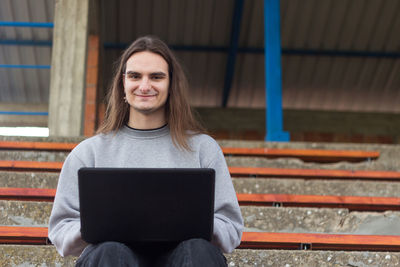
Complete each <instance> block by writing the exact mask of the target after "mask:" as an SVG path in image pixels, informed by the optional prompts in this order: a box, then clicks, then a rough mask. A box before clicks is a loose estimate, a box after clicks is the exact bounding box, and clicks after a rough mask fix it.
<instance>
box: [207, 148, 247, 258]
mask: <svg viewBox="0 0 400 267" xmlns="http://www.w3.org/2000/svg"><path fill="white" fill-rule="evenodd" d="M207 150H208V151H207V153H206V154H207V155H208V156H207V159H206V160H207V161H208V164H207V165H208V166H205V167H207V168H213V169H214V170H215V210H214V235H213V240H212V243H213V244H215V245H217V246H218V247H220V248H221V249H222V251H223V252H224V253H231V252H232V251H233V250H234V249H235V248H236V247H237V246H239V244H240V241H241V238H242V232H243V218H242V214H241V212H240V208H239V203H238V200H237V196H236V192H235V189H234V187H233V184H232V179H231V176H230V174H229V170H228V166H227V165H226V161H225V158H224V155H223V153H222V150H221V148H220V147H219V145H218V144H217V142H215V141H214V140H213V143H212V146H211V147H209V149H207Z"/></svg>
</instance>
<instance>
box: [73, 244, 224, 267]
mask: <svg viewBox="0 0 400 267" xmlns="http://www.w3.org/2000/svg"><path fill="white" fill-rule="evenodd" d="M76 266H96V267H97V266H99V267H100V266H111V267H114V266H115V267H118V266H127V267H128V266H129V267H130V266H163V267H164V266H188V267H189V266H190V267H196V266H199V267H204V266H227V263H226V259H225V257H224V255H223V254H222V252H221V251H220V250H219V248H217V247H216V246H214V245H213V244H211V243H210V242H208V241H206V240H203V239H190V240H187V241H183V242H181V243H180V244H178V245H177V246H173V247H170V246H169V247H155V246H149V247H145V248H143V247H128V246H126V245H124V244H122V243H118V242H104V243H100V244H97V245H93V246H91V247H89V248H87V249H86V250H85V251H84V253H83V254H82V255H81V256H80V257H79V259H78V260H77V262H76Z"/></svg>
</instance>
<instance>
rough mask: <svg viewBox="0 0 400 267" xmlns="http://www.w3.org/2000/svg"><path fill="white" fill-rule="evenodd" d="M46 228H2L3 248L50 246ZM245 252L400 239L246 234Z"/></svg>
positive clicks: (375, 247)
mask: <svg viewBox="0 0 400 267" xmlns="http://www.w3.org/2000/svg"><path fill="white" fill-rule="evenodd" d="M47 236H48V230H47V228H46V227H22V226H0V243H1V244H25V245H47V244H49V240H48V238H47ZM239 248H241V249H310V250H353V251H357V250H369V251H400V236H390V235H343V234H304V233H301V234H300V233H268V232H244V233H243V236H242V242H241V244H240V246H239Z"/></svg>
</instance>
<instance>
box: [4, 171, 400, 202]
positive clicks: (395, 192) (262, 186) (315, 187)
mask: <svg viewBox="0 0 400 267" xmlns="http://www.w3.org/2000/svg"><path fill="white" fill-rule="evenodd" d="M58 176H59V174H58V173H46V172H12V171H0V185H1V187H30V188H56V187H57V181H58ZM233 184H234V186H235V189H236V191H237V192H238V193H254V194H299V195H337V196H377V197H378V196H380V197H399V196H400V193H399V192H400V183H399V182H376V181H360V180H354V181H343V180H304V179H284V178H279V179H276V178H233Z"/></svg>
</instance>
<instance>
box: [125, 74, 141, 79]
mask: <svg viewBox="0 0 400 267" xmlns="http://www.w3.org/2000/svg"><path fill="white" fill-rule="evenodd" d="M126 77H127V78H128V79H129V80H137V79H139V78H140V74H139V73H134V72H129V73H127V74H126Z"/></svg>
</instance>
